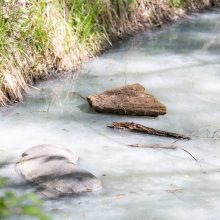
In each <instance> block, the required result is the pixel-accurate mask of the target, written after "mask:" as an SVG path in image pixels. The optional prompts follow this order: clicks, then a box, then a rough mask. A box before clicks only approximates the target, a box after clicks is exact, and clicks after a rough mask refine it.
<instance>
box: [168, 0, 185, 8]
mask: <svg viewBox="0 0 220 220" xmlns="http://www.w3.org/2000/svg"><path fill="white" fill-rule="evenodd" d="M171 3H172V5H173V6H175V7H181V6H183V5H184V4H186V3H187V0H171Z"/></svg>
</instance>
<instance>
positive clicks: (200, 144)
mask: <svg viewBox="0 0 220 220" xmlns="http://www.w3.org/2000/svg"><path fill="white" fill-rule="evenodd" d="M219 61H220V11H219V10H213V11H209V12H204V13H202V14H194V15H193V16H191V17H190V18H189V19H187V20H185V21H182V22H179V23H177V24H173V25H170V26H168V27H166V28H164V29H160V30H151V31H147V32H145V33H142V34H139V35H136V36H135V37H133V38H131V39H128V40H126V41H124V42H121V43H120V44H119V45H117V47H114V48H112V49H111V50H109V51H107V52H106V53H105V54H103V55H102V56H100V57H98V58H96V59H94V60H92V61H89V62H88V63H86V64H84V65H83V67H82V69H81V70H80V71H79V73H77V75H78V77H77V78H76V77H75V78H74V77H73V78H71V77H67V78H64V79H56V80H50V81H47V82H43V83H41V84H39V85H37V88H35V89H34V88H33V89H32V90H31V91H30V92H29V94H28V95H27V97H26V100H25V101H24V102H23V103H20V104H17V105H15V106H10V107H7V108H2V109H1V110H0V121H1V123H0V131H1V132H0V140H1V142H0V152H1V154H0V155H1V156H0V159H1V163H2V164H4V163H5V162H6V163H10V162H11V161H12V165H11V166H10V165H9V166H4V167H3V168H2V169H1V171H0V174H1V175H4V176H8V177H9V180H8V182H9V187H8V188H9V189H13V190H15V191H16V192H17V193H18V194H19V193H24V192H29V191H33V190H34V187H32V186H31V185H23V184H22V183H21V179H19V177H18V176H16V172H15V171H14V169H13V166H14V165H13V161H17V160H18V159H19V158H20V155H21V154H22V153H23V152H24V151H26V150H27V149H28V148H30V147H32V146H34V145H38V144H53V145H58V146H61V147H63V148H68V149H70V150H72V151H73V152H76V153H77V154H78V155H79V157H80V161H79V163H80V166H81V167H82V168H84V169H86V170H88V171H90V172H91V173H93V174H94V175H96V176H97V177H98V178H99V179H100V180H101V182H102V185H103V188H102V190H100V191H97V192H94V193H85V194H83V195H76V196H69V197H62V198H58V199H53V200H49V199H48V200H45V202H44V207H45V210H46V211H48V212H49V213H50V214H51V216H52V218H53V219H55V220H60V219H71V220H72V219H77V220H80V219H82V220H84V219H89V220H90V219H94V220H99V219H100V220H101V219H106V220H107V219H122V220H142V219H147V220H150V219H152V220H153V219H154V220H156V219H158V220H176V219H178V220H186V219H199V220H203V219H204V220H209V219H210V220H213V219H219V218H220V188H219V185H220V160H219V155H220V98H219V97H220V86H219V85H220V63H219ZM132 83H140V84H142V85H143V86H144V87H145V88H146V90H147V91H148V92H149V93H150V94H152V95H153V96H154V97H156V98H157V99H159V100H160V101H161V102H162V103H163V104H164V105H166V107H167V114H166V115H163V116H159V117H157V118H152V117H138V116H122V115H111V114H100V113H96V112H95V111H94V110H93V109H91V107H90V106H89V105H88V103H87V101H86V99H85V98H86V97H87V96H88V95H91V94H96V93H98V92H101V91H104V90H106V89H110V88H113V87H116V86H123V85H128V84H132ZM113 121H128V122H135V123H139V124H143V125H146V126H149V127H153V128H157V129H162V130H166V131H171V132H176V133H180V134H183V135H186V136H190V137H191V140H189V141H186V140H185V141H184V140H178V141H177V142H175V145H176V146H178V147H179V148H176V149H159V148H152V149H149V148H139V147H136V148H134V147H129V146H128V145H138V146H139V145H143V146H144V145H165V146H169V145H172V144H173V142H174V141H175V140H174V139H171V138H165V137H157V136H150V135H147V134H138V133H133V132H128V131H120V130H113V129H110V128H108V127H107V125H111V124H112V122H113ZM180 148H181V149H184V150H186V151H188V152H189V153H190V154H191V155H192V156H193V157H194V158H193V157H192V156H191V155H190V154H188V153H186V151H184V150H181V149H180Z"/></svg>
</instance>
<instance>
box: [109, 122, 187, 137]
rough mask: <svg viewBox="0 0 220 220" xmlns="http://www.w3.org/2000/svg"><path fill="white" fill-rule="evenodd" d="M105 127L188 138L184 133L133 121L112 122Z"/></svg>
mask: <svg viewBox="0 0 220 220" xmlns="http://www.w3.org/2000/svg"><path fill="white" fill-rule="evenodd" d="M107 127H109V128H117V129H124V130H126V129H127V130H130V131H134V132H141V133H147V134H151V135H157V136H163V137H170V138H176V139H185V140H190V137H187V136H185V135H181V134H177V133H173V132H169V131H162V130H157V129H154V128H150V127H145V126H144V125H141V124H136V123H133V122H113V124H112V126H107Z"/></svg>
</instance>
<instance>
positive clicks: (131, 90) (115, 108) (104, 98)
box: [87, 83, 166, 117]
mask: <svg viewBox="0 0 220 220" xmlns="http://www.w3.org/2000/svg"><path fill="white" fill-rule="evenodd" d="M87 100H88V102H89V104H90V106H91V107H92V108H94V109H95V110H96V111H97V112H102V113H113V114H121V115H139V116H154V117H156V116H158V115H164V114H166V107H165V106H164V105H163V104H162V103H160V102H159V101H158V100H157V99H156V98H154V97H153V96H152V95H150V94H149V93H147V92H146V91H145V88H144V87H143V86H142V85H140V84H138V83H137V84H132V85H127V86H124V87H119V88H115V89H111V90H107V91H105V92H103V93H99V94H96V95H92V96H89V97H87Z"/></svg>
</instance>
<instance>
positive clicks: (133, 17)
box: [0, 0, 220, 106]
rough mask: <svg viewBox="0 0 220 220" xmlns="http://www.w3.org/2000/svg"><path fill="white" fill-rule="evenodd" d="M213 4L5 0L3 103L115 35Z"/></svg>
mask: <svg viewBox="0 0 220 220" xmlns="http://www.w3.org/2000/svg"><path fill="white" fill-rule="evenodd" d="M213 6H220V0H92V1H91V0H53V1H47V0H40V1H37V0H16V1H15V0H2V1H1V2H0V106H4V105H7V104H10V103H14V102H17V101H21V100H23V94H24V93H25V92H26V91H27V90H28V88H29V86H30V85H32V84H34V83H35V82H37V81H39V80H41V79H45V78H47V77H48V74H49V73H51V72H54V70H55V71H60V70H69V69H76V68H77V67H78V66H79V65H80V64H81V62H82V61H83V60H85V59H87V58H89V57H92V56H94V55H95V54H97V53H98V52H100V51H101V50H103V49H104V48H106V47H108V46H109V45H110V44H111V42H112V41H113V40H117V39H119V38H123V36H125V35H127V34H132V33H135V32H137V31H142V30H145V29H146V28H150V27H160V26H162V25H163V24H164V23H167V22H170V21H173V20H176V19H178V18H179V17H181V16H184V14H185V13H187V12H189V11H196V10H201V9H204V8H206V7H213ZM52 70H53V71H52Z"/></svg>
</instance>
